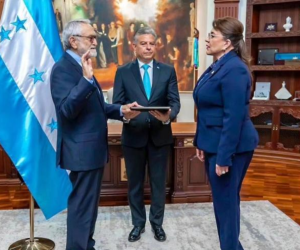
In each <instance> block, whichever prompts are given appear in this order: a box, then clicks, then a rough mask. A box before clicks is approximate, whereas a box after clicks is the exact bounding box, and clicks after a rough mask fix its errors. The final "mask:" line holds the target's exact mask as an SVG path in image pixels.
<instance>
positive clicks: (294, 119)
mask: <svg viewBox="0 0 300 250" xmlns="http://www.w3.org/2000/svg"><path fill="white" fill-rule="evenodd" d="M250 116H251V118H252V121H253V123H254V126H255V127H256V129H257V131H258V133H259V137H260V138H259V139H260V142H259V146H258V148H262V149H270V150H283V151H290V152H295V153H299V152H300V104H299V103H298V102H293V101H272V100H271V101H251V105H250Z"/></svg>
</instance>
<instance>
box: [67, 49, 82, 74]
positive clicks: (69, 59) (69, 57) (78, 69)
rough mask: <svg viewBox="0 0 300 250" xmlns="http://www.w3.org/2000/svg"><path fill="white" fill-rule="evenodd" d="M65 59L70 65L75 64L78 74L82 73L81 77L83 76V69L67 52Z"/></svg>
mask: <svg viewBox="0 0 300 250" xmlns="http://www.w3.org/2000/svg"><path fill="white" fill-rule="evenodd" d="M64 57H65V58H66V59H67V60H68V61H70V63H72V64H73V66H74V67H75V69H76V71H78V73H80V75H82V67H81V66H80V65H79V64H78V62H76V60H75V59H74V58H73V57H72V56H70V55H69V54H68V53H67V52H65V54H64Z"/></svg>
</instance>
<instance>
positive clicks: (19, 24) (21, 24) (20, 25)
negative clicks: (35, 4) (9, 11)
mask: <svg viewBox="0 0 300 250" xmlns="http://www.w3.org/2000/svg"><path fill="white" fill-rule="evenodd" d="M26 21H27V19H24V20H20V18H19V17H18V16H17V21H15V22H13V23H11V24H12V25H15V26H16V28H17V32H18V31H19V30H20V29H23V30H26V28H25V27H24V23H25V22H26Z"/></svg>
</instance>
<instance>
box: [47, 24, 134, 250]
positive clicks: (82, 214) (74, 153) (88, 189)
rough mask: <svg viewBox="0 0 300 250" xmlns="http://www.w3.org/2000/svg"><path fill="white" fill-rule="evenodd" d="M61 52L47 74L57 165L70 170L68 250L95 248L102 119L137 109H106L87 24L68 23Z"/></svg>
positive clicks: (103, 158)
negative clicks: (54, 119) (55, 128)
mask: <svg viewBox="0 0 300 250" xmlns="http://www.w3.org/2000/svg"><path fill="white" fill-rule="evenodd" d="M62 37H63V44H64V47H65V49H66V52H65V54H64V55H63V56H62V58H61V59H60V60H59V61H58V62H57V63H56V64H55V65H54V67H53V69H52V73H51V93H52V98H53V101H54V104H55V108H56V113H57V122H58V138H57V162H56V163H57V165H60V167H61V168H63V169H67V170H69V171H70V175H69V177H70V180H71V182H72V187H73V190H72V192H71V194H70V197H69V200H68V217H67V246H66V249H67V250H92V249H95V248H94V245H95V241H94V239H93V234H94V230H95V223H96V219H97V213H98V204H99V196H100V189H101V180H102V176H103V169H104V166H105V164H106V162H107V160H108V144H107V119H108V118H110V119H118V120H122V119H123V116H124V118H126V119H130V118H133V117H135V116H136V115H138V114H139V112H134V111H130V107H132V106H134V105H136V104H135V103H133V104H128V105H123V106H121V105H116V104H106V103H105V102H104V98H103V93H102V90H101V88H100V86H99V85H98V82H97V80H96V78H95V77H94V76H93V67H92V61H91V57H95V56H96V55H97V51H96V46H97V40H96V33H95V30H94V28H93V27H92V26H91V24H90V21H89V20H85V19H83V20H74V21H71V22H69V23H68V24H67V25H66V27H65V29H64V31H63V35H62Z"/></svg>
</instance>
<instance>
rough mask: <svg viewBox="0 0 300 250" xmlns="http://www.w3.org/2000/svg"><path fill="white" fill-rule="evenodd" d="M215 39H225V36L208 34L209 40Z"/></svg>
mask: <svg viewBox="0 0 300 250" xmlns="http://www.w3.org/2000/svg"><path fill="white" fill-rule="evenodd" d="M215 37H224V36H222V35H215V34H212V33H208V34H207V39H208V40H211V39H213V38H215Z"/></svg>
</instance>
